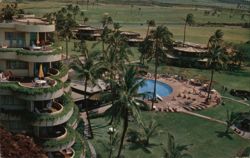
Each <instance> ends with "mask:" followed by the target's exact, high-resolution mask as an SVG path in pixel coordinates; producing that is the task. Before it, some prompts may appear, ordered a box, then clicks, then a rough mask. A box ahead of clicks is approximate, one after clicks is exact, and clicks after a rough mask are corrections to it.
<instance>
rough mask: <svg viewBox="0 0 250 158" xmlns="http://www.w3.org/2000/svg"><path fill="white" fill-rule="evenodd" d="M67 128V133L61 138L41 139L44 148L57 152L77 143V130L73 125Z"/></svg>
mask: <svg viewBox="0 0 250 158" xmlns="http://www.w3.org/2000/svg"><path fill="white" fill-rule="evenodd" d="M66 130H67V133H66V135H65V136H64V137H61V138H60V139H47V140H42V141H40V144H41V145H42V146H43V149H44V150H45V151H47V152H55V151H60V150H64V149H68V148H70V147H71V146H72V145H73V144H74V143H75V139H76V132H75V131H74V130H73V129H72V128H71V127H67V128H66Z"/></svg>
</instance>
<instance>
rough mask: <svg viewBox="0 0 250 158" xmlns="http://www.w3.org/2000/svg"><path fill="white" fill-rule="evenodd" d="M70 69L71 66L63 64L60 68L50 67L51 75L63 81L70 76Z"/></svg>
mask: <svg viewBox="0 0 250 158" xmlns="http://www.w3.org/2000/svg"><path fill="white" fill-rule="evenodd" d="M68 71H69V68H68V67H67V66H65V65H63V66H62V67H61V68H60V69H59V70H57V69H55V68H50V69H49V75H51V78H54V79H58V80H60V81H62V82H66V81H67V80H68V76H69V75H68Z"/></svg>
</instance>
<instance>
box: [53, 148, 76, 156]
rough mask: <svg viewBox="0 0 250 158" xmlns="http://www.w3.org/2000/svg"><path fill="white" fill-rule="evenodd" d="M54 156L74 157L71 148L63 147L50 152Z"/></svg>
mask: <svg viewBox="0 0 250 158" xmlns="http://www.w3.org/2000/svg"><path fill="white" fill-rule="evenodd" d="M51 154H52V155H53V157H56V158H73V157H75V151H74V149H72V148H68V149H64V150H62V151H56V152H52V153H51Z"/></svg>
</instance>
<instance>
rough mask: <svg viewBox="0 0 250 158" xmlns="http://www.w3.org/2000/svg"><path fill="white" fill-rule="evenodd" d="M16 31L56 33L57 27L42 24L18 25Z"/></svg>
mask: <svg viewBox="0 0 250 158" xmlns="http://www.w3.org/2000/svg"><path fill="white" fill-rule="evenodd" d="M16 30H17V31H21V32H54V31H55V25H41V24H33V25H32V24H28V23H19V24H16Z"/></svg>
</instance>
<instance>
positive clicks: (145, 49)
mask: <svg viewBox="0 0 250 158" xmlns="http://www.w3.org/2000/svg"><path fill="white" fill-rule="evenodd" d="M152 43H153V41H152V40H151V39H150V37H146V38H145V39H144V40H143V42H142V43H140V44H139V47H138V51H139V52H140V53H141V56H140V63H141V64H142V65H144V61H145V59H147V58H148V56H149V55H150V54H151V53H152V52H153V44H152Z"/></svg>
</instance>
